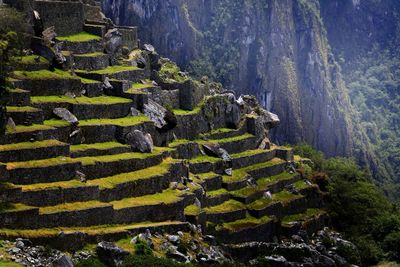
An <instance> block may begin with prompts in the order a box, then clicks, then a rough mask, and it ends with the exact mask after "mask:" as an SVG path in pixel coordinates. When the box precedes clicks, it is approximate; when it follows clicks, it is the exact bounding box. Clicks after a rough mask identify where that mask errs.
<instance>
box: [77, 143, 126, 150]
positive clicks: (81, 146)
mask: <svg viewBox="0 0 400 267" xmlns="http://www.w3.org/2000/svg"><path fill="white" fill-rule="evenodd" d="M126 147H128V148H129V147H130V146H129V145H125V144H121V143H118V142H105V143H95V144H79V145H71V146H70V151H71V152H81V151H86V150H91V149H95V150H108V149H112V148H126Z"/></svg>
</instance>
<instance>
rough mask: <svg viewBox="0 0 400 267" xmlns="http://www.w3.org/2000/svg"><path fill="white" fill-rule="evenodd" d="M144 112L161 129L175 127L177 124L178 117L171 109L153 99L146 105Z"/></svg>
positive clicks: (165, 129)
mask: <svg viewBox="0 0 400 267" xmlns="http://www.w3.org/2000/svg"><path fill="white" fill-rule="evenodd" d="M143 113H144V114H145V115H146V116H147V117H149V118H150V119H151V120H152V121H153V122H154V124H155V126H156V127H157V128H158V129H160V130H164V131H167V130H170V129H173V128H174V127H175V126H176V124H177V120H176V117H175V115H174V114H173V113H172V112H171V111H169V110H167V109H166V108H164V107H163V106H161V105H159V104H158V103H156V102H155V101H153V100H151V99H149V100H148V103H147V104H145V105H144V111H143Z"/></svg>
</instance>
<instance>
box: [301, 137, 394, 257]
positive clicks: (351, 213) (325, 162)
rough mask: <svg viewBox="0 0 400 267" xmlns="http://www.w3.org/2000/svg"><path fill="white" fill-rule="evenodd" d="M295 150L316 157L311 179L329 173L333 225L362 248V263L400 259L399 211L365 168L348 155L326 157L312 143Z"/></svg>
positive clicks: (313, 158)
mask: <svg viewBox="0 0 400 267" xmlns="http://www.w3.org/2000/svg"><path fill="white" fill-rule="evenodd" d="M295 153H297V154H300V155H301V156H304V157H307V158H310V159H311V160H312V161H314V162H315V163H316V164H315V169H314V172H313V174H312V176H314V177H312V179H315V176H316V177H320V175H321V172H323V173H326V175H327V177H329V178H328V180H329V185H328V187H327V190H328V192H329V203H328V208H329V211H330V214H331V216H332V220H333V224H334V226H335V227H336V228H337V229H338V230H339V231H340V232H343V233H344V234H345V236H346V238H348V239H350V240H351V241H353V242H354V243H355V244H356V245H357V247H358V248H359V252H360V255H361V257H362V261H363V263H365V264H367V265H370V264H374V263H377V262H378V261H380V260H384V259H389V260H396V261H400V252H399V249H398V248H399V243H400V212H399V209H398V208H397V207H396V205H394V204H393V203H391V202H390V201H389V200H388V199H387V198H386V197H385V195H384V194H383V192H382V191H381V190H380V189H379V188H378V187H376V186H375V185H374V184H372V183H371V182H370V181H369V179H368V176H367V174H366V172H364V171H363V170H361V169H360V167H359V166H357V164H356V163H355V161H354V160H352V159H348V158H331V159H325V158H324V157H323V154H322V153H321V152H319V151H316V150H314V149H312V148H311V147H310V146H309V145H305V144H302V145H298V146H296V147H295Z"/></svg>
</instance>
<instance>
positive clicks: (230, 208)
mask: <svg viewBox="0 0 400 267" xmlns="http://www.w3.org/2000/svg"><path fill="white" fill-rule="evenodd" d="M204 211H205V212H206V216H207V221H209V222H212V223H223V222H232V221H236V220H239V219H243V218H245V217H246V206H245V205H243V203H240V202H238V201H236V200H233V199H230V200H227V201H225V202H223V203H222V204H219V205H217V206H211V207H207V208H205V209H204Z"/></svg>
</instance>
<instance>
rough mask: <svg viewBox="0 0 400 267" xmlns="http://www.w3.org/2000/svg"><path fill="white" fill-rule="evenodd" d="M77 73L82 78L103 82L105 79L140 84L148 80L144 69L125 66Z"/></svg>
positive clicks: (78, 71)
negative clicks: (141, 81)
mask: <svg viewBox="0 0 400 267" xmlns="http://www.w3.org/2000/svg"><path fill="white" fill-rule="evenodd" d="M76 73H77V74H78V75H79V76H81V77H84V78H88V79H93V80H97V81H103V80H104V79H105V77H109V78H113V79H119V80H128V81H132V82H138V81H140V80H141V79H145V78H146V77H145V72H144V70H143V69H140V68H138V67H133V66H123V65H116V66H109V67H107V68H104V69H101V70H93V71H83V70H77V71H76Z"/></svg>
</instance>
